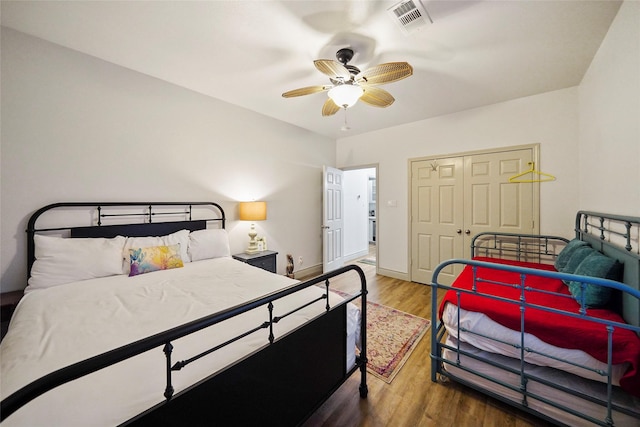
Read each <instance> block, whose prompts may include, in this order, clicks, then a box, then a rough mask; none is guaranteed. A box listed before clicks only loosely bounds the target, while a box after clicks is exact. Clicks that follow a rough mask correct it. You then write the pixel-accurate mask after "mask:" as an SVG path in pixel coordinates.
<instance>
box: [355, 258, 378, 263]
mask: <svg viewBox="0 0 640 427" xmlns="http://www.w3.org/2000/svg"><path fill="white" fill-rule="evenodd" d="M358 262H361V263H363V264H369V265H376V260H375V259H372V258H364V259H361V260H358Z"/></svg>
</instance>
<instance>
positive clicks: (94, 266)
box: [25, 234, 126, 292]
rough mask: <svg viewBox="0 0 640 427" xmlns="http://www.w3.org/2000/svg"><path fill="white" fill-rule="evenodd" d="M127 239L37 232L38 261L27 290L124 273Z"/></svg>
mask: <svg viewBox="0 0 640 427" xmlns="http://www.w3.org/2000/svg"><path fill="white" fill-rule="evenodd" d="M125 240H126V239H125V238H124V237H122V236H117V237H114V238H113V239H105V238H74V239H66V238H62V237H52V236H43V235H38V234H36V235H35V236H34V242H35V257H36V260H35V262H34V263H33V267H32V268H31V277H30V278H29V282H28V283H29V286H27V288H26V289H25V292H27V291H31V290H33V289H41V288H48V287H51V286H56V285H61V284H63V283H69V282H77V281H79V280H87V279H94V278H96V277H105V276H113V275H116V274H122V248H123V247H124V243H125Z"/></svg>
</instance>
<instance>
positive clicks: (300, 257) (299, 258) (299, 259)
mask: <svg viewBox="0 0 640 427" xmlns="http://www.w3.org/2000/svg"><path fill="white" fill-rule="evenodd" d="M298 265H302V256H299V257H298Z"/></svg>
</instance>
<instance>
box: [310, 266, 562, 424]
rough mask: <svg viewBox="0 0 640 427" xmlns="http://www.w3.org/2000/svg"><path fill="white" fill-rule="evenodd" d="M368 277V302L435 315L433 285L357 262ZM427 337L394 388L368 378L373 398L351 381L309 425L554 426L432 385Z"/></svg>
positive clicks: (340, 284)
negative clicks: (363, 395)
mask: <svg viewBox="0 0 640 427" xmlns="http://www.w3.org/2000/svg"><path fill="white" fill-rule="evenodd" d="M358 266H360V267H361V268H362V269H363V271H364V272H365V275H366V278H367V287H368V289H369V294H368V298H369V300H370V301H373V302H377V303H380V304H384V305H388V306H391V307H394V308H396V309H398V310H402V311H405V312H407V313H411V314H414V315H416V316H420V317H423V318H427V319H429V318H430V317H431V305H430V304H431V290H430V288H429V286H425V285H420V284H417V283H412V282H406V281H403V280H398V279H393V278H389V277H384V276H378V275H376V273H375V267H374V266H370V265H366V264H363V263H358ZM331 286H332V288H335V289H338V290H342V291H345V292H353V291H356V290H358V289H359V282H358V280H357V278H355V273H354V278H353V280H352V279H350V278H345V279H340V280H335V281H333V282H332V284H331ZM430 345H431V337H430V335H429V333H427V335H426V336H425V337H424V338H423V339H422V341H421V342H420V343H419V344H418V345H417V347H416V348H415V350H414V352H413V354H412V355H411V357H410V358H409V360H408V361H407V363H406V364H405V365H404V367H403V368H402V370H401V371H400V372H399V373H398V375H397V376H396V378H395V379H394V380H393V382H392V383H391V384H387V383H385V382H384V381H382V380H380V379H378V378H375V377H374V376H373V375H368V376H367V384H368V386H369V395H368V397H367V398H366V399H361V398H360V395H359V393H358V386H359V384H360V383H359V381H360V377H359V375H357V374H355V375H352V376H351V378H349V379H348V380H347V382H345V383H344V384H343V385H342V386H341V387H340V388H339V389H338V390H337V391H336V392H335V393H334V394H333V395H332V396H331V397H330V398H329V400H328V401H327V402H325V404H324V405H322V406H321V407H320V408H319V409H318V410H317V411H316V412H315V413H314V414H313V415H312V416H311V418H310V419H309V420H307V422H306V423H305V424H304V426H305V427H314V426H394V427H395V426H438V427H447V426H504V427H507V426H514V427H525V426H549V425H550V424H549V423H547V422H545V421H543V420H541V419H538V418H536V417H534V416H532V415H529V414H527V413H525V412H523V411H520V410H518V409H515V408H512V407H510V406H509V405H506V404H504V403H502V402H500V401H498V400H495V399H492V398H489V397H486V396H484V395H482V394H481V393H478V392H476V391H473V390H472V389H469V388H467V387H464V386H462V385H459V384H457V383H453V382H449V383H446V384H441V383H434V382H432V381H431V365H430V358H429V351H430Z"/></svg>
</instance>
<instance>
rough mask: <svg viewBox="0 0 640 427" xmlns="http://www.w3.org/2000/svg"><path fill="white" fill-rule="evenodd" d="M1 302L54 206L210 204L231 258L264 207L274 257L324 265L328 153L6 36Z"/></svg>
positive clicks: (223, 110)
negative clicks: (249, 208) (37, 224)
mask: <svg viewBox="0 0 640 427" xmlns="http://www.w3.org/2000/svg"><path fill="white" fill-rule="evenodd" d="M1 59H2V76H1V78H2V80H1V84H2V104H1V108H2V135H1V137H2V140H1V141H2V142H1V144H2V145H1V151H0V152H1V154H0V161H1V166H2V168H1V172H0V179H1V182H0V191H1V204H0V218H2V223H1V226H0V227H1V228H0V232H1V251H0V254H1V257H2V259H1V264H2V280H1V283H0V287H1V289H2V291H3V292H4V291H9V290H14V289H20V288H23V287H24V286H25V284H26V283H25V280H26V263H25V258H26V233H25V231H24V230H25V229H26V221H27V219H28V217H29V215H31V213H32V212H33V211H34V210H36V209H37V208H39V207H41V206H43V205H46V204H49V203H53V202H58V201H94V200H98V201H135V200H141V201H162V200H172V201H175V200H188V201H217V202H221V204H222V205H223V207H224V208H225V210H226V211H227V216H228V218H229V219H230V220H231V221H229V223H228V227H227V229H228V230H229V233H230V239H231V245H232V251H234V252H241V251H243V250H244V248H245V246H246V244H247V242H248V236H247V235H246V233H247V232H248V228H249V224H247V223H244V222H239V221H235V218H236V216H237V213H236V209H237V205H236V201H238V200H250V199H261V200H266V201H267V202H268V219H267V221H265V222H260V223H257V224H256V226H257V229H258V233H259V235H266V236H267V240H268V242H269V249H273V250H276V251H279V252H280V255H279V257H278V271H279V272H280V273H283V272H284V268H285V264H286V260H285V255H286V254H287V253H291V254H292V255H294V258H295V259H298V256H303V258H304V260H305V262H304V264H303V265H302V266H299V265H297V264H296V271H298V270H299V269H304V268H309V267H312V266H316V265H317V264H320V263H321V260H322V253H321V246H322V242H321V233H320V225H321V213H322V205H321V200H322V166H323V165H334V164H335V142H334V141H332V140H330V139H328V138H325V137H321V136H318V135H316V134H313V133H310V132H308V131H305V130H303V129H301V128H297V127H293V126H290V125H288V124H285V123H283V122H280V121H276V120H273V119H270V118H267V117H265V116H261V115H258V114H256V113H253V112H250V111H247V110H244V109H241V108H239V107H236V106H234V105H231V104H228V103H225V102H222V101H218V100H215V99H212V98H209V97H206V96H202V95H199V94H197V93H194V92H191V91H189V90H186V89H183V88H181V87H178V86H175V85H171V84H168V83H166V82H163V81H161V80H158V79H155V78H152V77H149V76H146V75H143V74H140V73H137V72H133V71H131V70H128V69H125V68H122V67H119V66H116V65H113V64H110V63H108V62H105V61H102V60H99V59H96V58H94V57H90V56H88V55H84V54H81V53H78V52H75V51H72V50H69V49H66V48H62V47H60V46H58V45H55V44H51V43H48V42H45V41H42V40H39V39H36V38H33V37H30V36H27V35H25V34H22V33H19V32H16V31H13V30H9V29H5V28H3V29H2V58H1Z"/></svg>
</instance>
